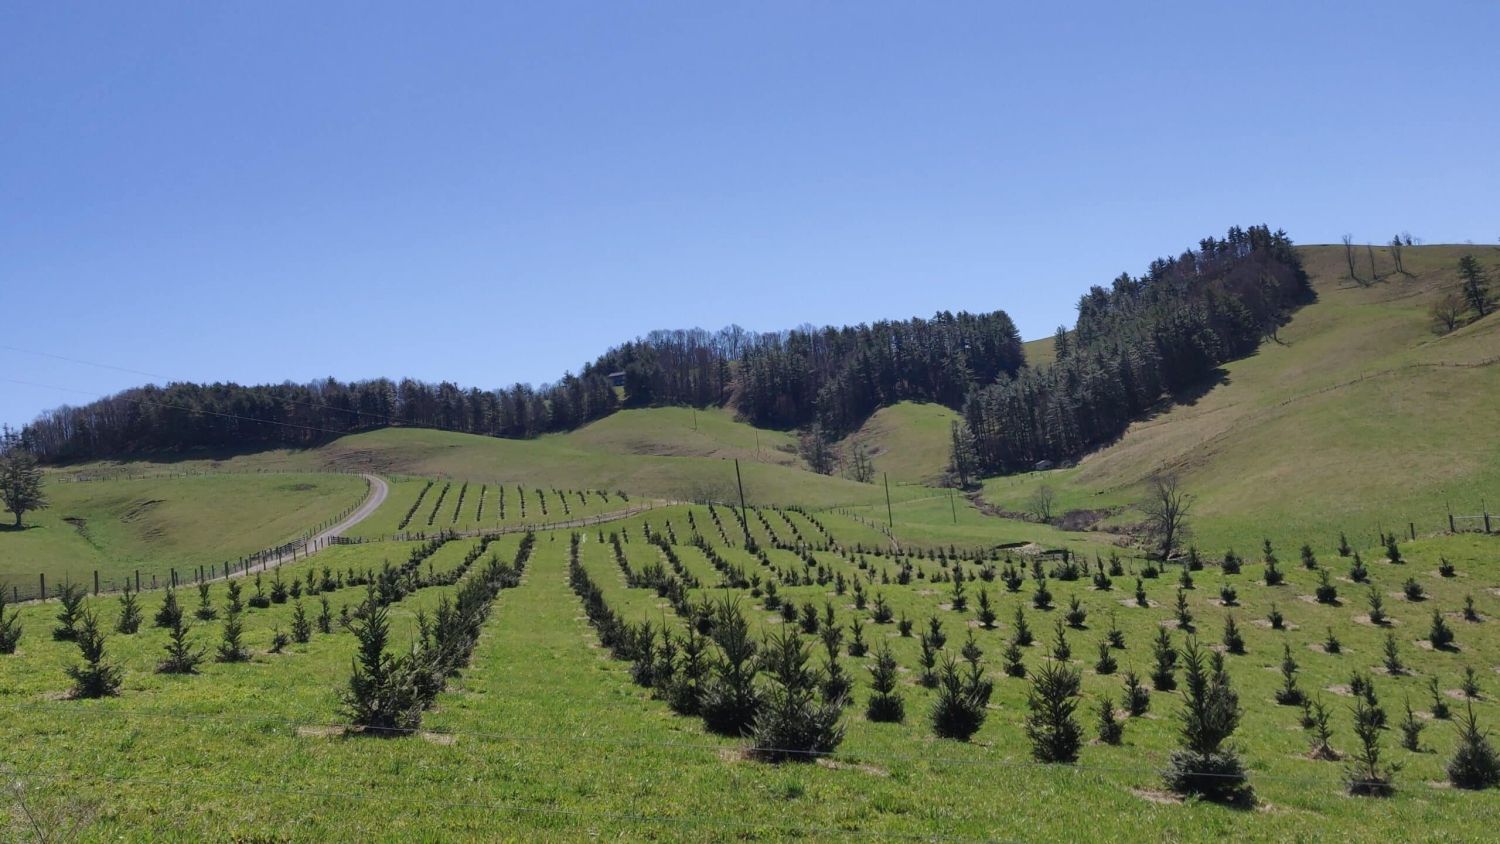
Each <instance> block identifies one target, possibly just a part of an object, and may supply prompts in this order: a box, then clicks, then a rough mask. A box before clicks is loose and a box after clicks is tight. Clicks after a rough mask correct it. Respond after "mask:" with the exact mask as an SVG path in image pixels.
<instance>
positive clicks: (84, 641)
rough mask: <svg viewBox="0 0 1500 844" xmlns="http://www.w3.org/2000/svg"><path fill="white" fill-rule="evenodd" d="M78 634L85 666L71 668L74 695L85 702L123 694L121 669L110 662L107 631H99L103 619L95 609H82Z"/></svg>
mask: <svg viewBox="0 0 1500 844" xmlns="http://www.w3.org/2000/svg"><path fill="white" fill-rule="evenodd" d="M75 634H76V635H75V636H74V638H73V641H75V642H77V643H78V650H79V652H80V653H81V654H82V655H83V664H82V665H70V666H68V676H69V677H72V678H73V690H72V692H71V696H72V697H73V698H75V699H83V698H101V697H110V696H112V695H116V694H119V693H120V680H121V675H120V669H119V668H118V667H117V666H115V665H113V664H111V663H110V662H108V661H107V660H106V655H105V652H104V631H103V630H100V629H99V619H98V618H97V617H95V615H94V611H93V610H91V609H89V608H88V607H83V608H81V609H79V611H78V617H77V625H76V627H75Z"/></svg>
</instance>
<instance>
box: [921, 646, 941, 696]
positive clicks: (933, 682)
mask: <svg viewBox="0 0 1500 844" xmlns="http://www.w3.org/2000/svg"><path fill="white" fill-rule="evenodd" d="M921 645H922V651H921V654H920V655H919V656H918V657H917V664H918V665H920V666H921V667H922V673H921V674H919V675H917V683H918V684H919V685H921V686H923V687H924V688H928V689H935V688H937V684H938V675H937V649H936V648H934V647H933V646H932V640H931V639H929V638H927V635H926V634H925V633H924V634H923V635H922V638H921Z"/></svg>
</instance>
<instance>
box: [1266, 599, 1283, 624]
mask: <svg viewBox="0 0 1500 844" xmlns="http://www.w3.org/2000/svg"><path fill="white" fill-rule="evenodd" d="M1266 621H1267V622H1269V623H1270V625H1271V629H1272V630H1285V629H1286V616H1284V615H1282V614H1281V608H1280V607H1278V606H1276V602H1275V601H1272V602H1271V609H1270V611H1269V612H1267V613H1266Z"/></svg>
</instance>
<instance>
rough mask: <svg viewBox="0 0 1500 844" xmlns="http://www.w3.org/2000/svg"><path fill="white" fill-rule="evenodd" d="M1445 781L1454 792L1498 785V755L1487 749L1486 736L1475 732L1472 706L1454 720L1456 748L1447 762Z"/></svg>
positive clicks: (1476, 729)
mask: <svg viewBox="0 0 1500 844" xmlns="http://www.w3.org/2000/svg"><path fill="white" fill-rule="evenodd" d="M1448 781H1449V782H1451V783H1453V784H1454V785H1455V786H1457V787H1458V788H1467V789H1481V788H1492V787H1494V786H1495V785H1497V784H1500V755H1496V753H1495V749H1494V747H1492V746H1491V745H1490V741H1489V734H1488V733H1487V732H1484V731H1482V730H1480V729H1479V723H1478V721H1477V720H1475V718H1474V704H1472V703H1471V704H1469V708H1468V712H1467V714H1465V715H1464V716H1462V717H1460V718H1459V719H1458V748H1457V749H1456V750H1454V752H1453V758H1452V759H1450V760H1448Z"/></svg>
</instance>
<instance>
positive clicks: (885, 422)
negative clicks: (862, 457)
mask: <svg viewBox="0 0 1500 844" xmlns="http://www.w3.org/2000/svg"><path fill="white" fill-rule="evenodd" d="M958 418H959V417H958V414H957V413H955V412H953V411H952V410H950V409H948V408H946V407H944V406H942V405H940V404H918V403H916V402H901V403H900V404H895V405H891V406H890V407H883V408H881V409H880V410H877V411H875V414H874V415H873V416H871V417H870V418H869V420H868V421H866V422H865V424H864V425H863V426H861V427H860V429H859V430H858V431H855V432H854V433H853V434H850V435H849V436H848V437H846V438H844V441H843V443H842V444H841V446H842V447H843V448H845V449H847V448H849V447H851V446H852V445H853V444H854V443H862V444H863V445H864V446H865V448H866V449H868V451H869V454H870V460H871V463H873V464H874V466H875V471H876V472H877V473H879V472H884V473H886V474H888V475H890V478H891V481H892V482H900V483H923V484H936V483H938V482H939V481H940V480H941V479H942V475H943V472H944V471H945V470H946V469H947V468H948V452H949V448H950V443H951V442H952V436H951V425H952V424H953V421H954V420H956V419H958Z"/></svg>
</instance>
